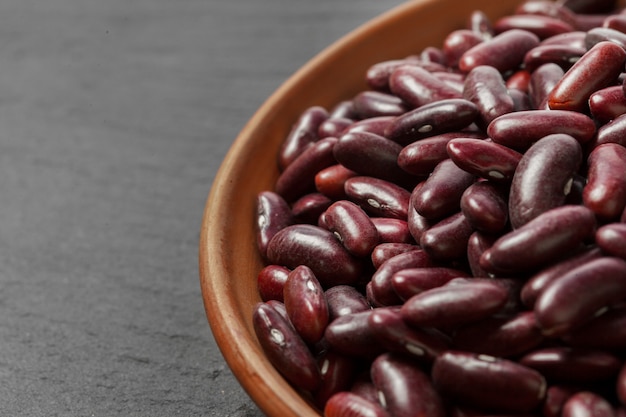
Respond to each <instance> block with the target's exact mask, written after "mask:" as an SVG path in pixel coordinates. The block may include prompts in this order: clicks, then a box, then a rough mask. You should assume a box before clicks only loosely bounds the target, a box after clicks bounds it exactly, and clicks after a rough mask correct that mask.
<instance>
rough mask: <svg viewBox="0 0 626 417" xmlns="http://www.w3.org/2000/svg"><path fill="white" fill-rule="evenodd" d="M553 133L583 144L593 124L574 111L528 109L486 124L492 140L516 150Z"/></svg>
mask: <svg viewBox="0 0 626 417" xmlns="http://www.w3.org/2000/svg"><path fill="white" fill-rule="evenodd" d="M556 133H564V134H567V135H570V136H572V137H574V138H575V139H576V140H578V141H579V142H580V143H581V144H584V143H587V142H589V141H590V140H591V139H593V137H594V135H595V133H596V125H595V122H594V121H593V119H591V118H590V117H589V116H587V115H585V114H583V113H578V112H574V111H568V110H528V111H519V112H513V113H508V114H505V115H502V116H500V117H498V118H497V119H495V120H494V121H493V122H491V123H490V124H489V126H488V127H487V134H488V135H489V137H490V138H491V139H492V140H493V141H494V142H496V143H499V144H501V145H504V146H508V147H509V148H512V149H515V150H518V151H525V150H527V149H528V148H529V147H530V146H531V145H532V144H533V143H535V142H537V141H538V140H539V139H541V138H543V137H545V136H548V135H551V134H556Z"/></svg>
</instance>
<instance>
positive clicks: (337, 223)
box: [325, 200, 380, 257]
mask: <svg viewBox="0 0 626 417" xmlns="http://www.w3.org/2000/svg"><path fill="white" fill-rule="evenodd" d="M325 225H326V227H327V228H328V230H330V231H331V232H333V233H334V234H335V236H336V237H337V238H338V239H339V241H340V242H341V244H342V245H343V246H344V247H345V248H346V250H347V251H348V252H350V253H351V254H352V255H354V256H357V257H366V256H369V255H370V254H371V252H372V250H373V249H374V247H375V246H376V245H378V243H379V241H380V237H379V235H378V230H377V228H376V226H375V225H374V223H373V222H372V220H371V219H370V217H369V216H368V215H367V213H365V211H363V209H362V208H361V207H359V206H358V205H356V204H355V203H353V202H351V201H347V200H339V201H336V202H334V203H333V204H332V205H331V206H330V207H328V209H327V210H326V216H325Z"/></svg>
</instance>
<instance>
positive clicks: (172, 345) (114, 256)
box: [0, 0, 401, 417]
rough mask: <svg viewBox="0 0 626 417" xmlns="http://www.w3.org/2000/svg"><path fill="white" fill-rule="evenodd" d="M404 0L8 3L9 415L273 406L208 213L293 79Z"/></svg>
mask: <svg viewBox="0 0 626 417" xmlns="http://www.w3.org/2000/svg"><path fill="white" fill-rule="evenodd" d="M400 3H401V1H400V0H316V1H314V2H313V1H305V0H228V1H226V0H176V1H173V0H107V1H101V0H3V1H2V2H0V416H47V417H50V416H115V415H121V416H246V417H254V416H261V415H262V414H261V412H260V411H259V410H258V408H257V407H256V406H255V405H254V404H253V403H252V401H251V400H250V399H249V397H248V396H247V395H246V393H245V392H244V391H243V390H242V389H241V388H240V386H239V385H238V383H237V381H236V379H235V378H234V376H233V375H232V373H231V372H230V370H229V368H228V366H227V365H226V363H225V362H224V360H223V358H222V356H221V353H220V352H219V349H218V348H217V346H216V344H215V342H214V340H213V337H212V335H211V331H210V328H209V326H208V324H207V320H206V316H205V313H204V309H203V305H202V298H201V293H200V285H199V279H198V259H197V255H198V238H199V230H200V222H201V217H202V211H203V208H204V204H205V201H206V197H207V195H208V192H209V190H210V187H211V183H212V180H213V178H214V175H215V173H216V171H217V169H218V167H219V165H220V162H221V160H222V158H223V157H224V154H225V153H226V152H227V150H228V148H229V147H230V145H231V143H232V141H233V139H234V137H235V136H236V135H237V133H238V132H239V130H240V129H241V128H242V127H243V125H244V123H245V122H246V121H247V120H248V119H249V118H250V117H251V116H252V114H253V113H254V111H255V110H256V109H257V108H258V107H259V106H260V105H261V104H262V102H263V101H264V100H265V99H266V98H267V97H268V96H269V95H270V94H271V92H272V91H274V90H275V89H276V88H277V87H278V86H279V85H280V84H281V83H282V82H283V81H284V80H285V79H286V78H287V77H288V76H289V75H290V74H292V73H293V72H294V71H295V70H296V69H297V68H299V67H300V66H301V65H302V64H304V63H305V62H306V61H307V60H309V59H310V58H311V57H313V56H314V55H315V54H316V53H317V52H319V51H320V50H321V49H323V48H324V47H326V46H327V45H329V44H330V43H332V42H333V41H335V40H336V39H338V38H339V37H340V36H342V35H344V34H345V33H347V32H349V31H350V30H352V29H354V28H355V27H357V26H358V25H360V24H361V23H363V22H365V21H367V20H369V19H370V18H372V17H374V16H376V15H378V14H379V13H381V12H383V11H385V10H388V9H390V8H392V7H393V6H396V5H398V4H400Z"/></svg>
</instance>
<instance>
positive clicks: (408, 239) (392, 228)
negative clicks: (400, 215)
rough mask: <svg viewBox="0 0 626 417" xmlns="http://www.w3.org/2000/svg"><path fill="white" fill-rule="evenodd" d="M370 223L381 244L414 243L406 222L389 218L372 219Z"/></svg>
mask: <svg viewBox="0 0 626 417" xmlns="http://www.w3.org/2000/svg"><path fill="white" fill-rule="evenodd" d="M371 221H372V223H373V224H374V226H375V227H376V230H377V231H378V236H379V237H380V242H381V243H384V242H388V243H411V244H412V243H415V241H414V240H413V236H411V232H410V231H409V224H408V222H407V221H405V220H400V219H391V218H389V217H372V218H371Z"/></svg>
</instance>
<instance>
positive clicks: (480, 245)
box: [467, 231, 499, 277]
mask: <svg viewBox="0 0 626 417" xmlns="http://www.w3.org/2000/svg"><path fill="white" fill-rule="evenodd" d="M498 237H499V236H498V235H496V236H493V235H488V234H485V233H481V232H478V231H475V232H474V233H472V234H471V236H470V238H469V240H468V241H467V263H468V265H469V268H470V271H471V272H472V275H474V276H475V277H487V276H489V274H490V273H489V272H487V271H486V270H485V269H484V268H483V267H482V266H480V257H481V256H482V254H483V252H485V250H487V249H488V248H490V247H491V246H492V245H493V244H494V242H495V241H496V240H497V239H498Z"/></svg>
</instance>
